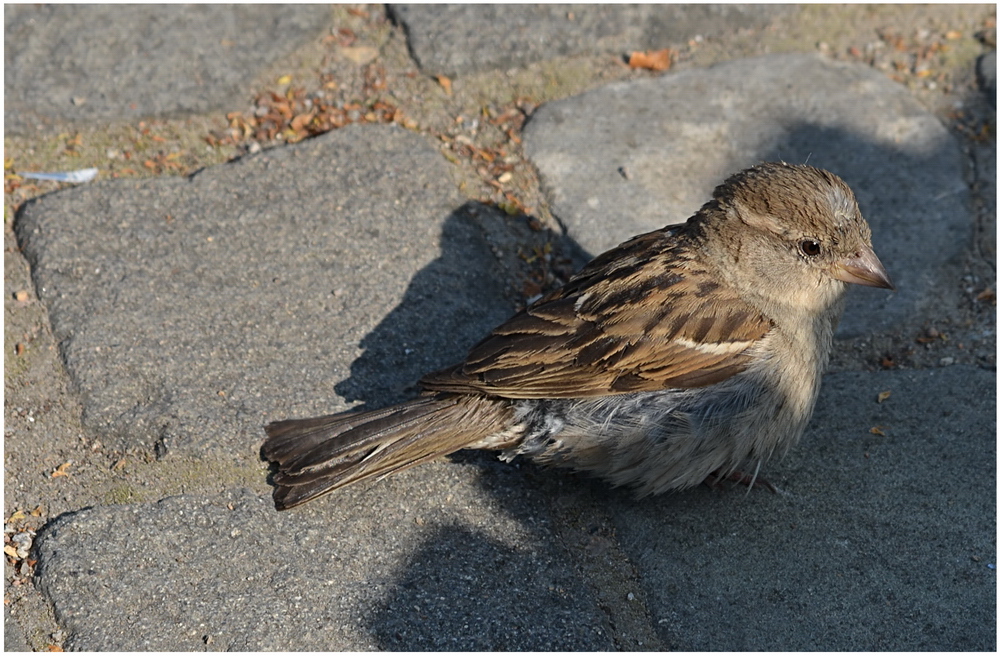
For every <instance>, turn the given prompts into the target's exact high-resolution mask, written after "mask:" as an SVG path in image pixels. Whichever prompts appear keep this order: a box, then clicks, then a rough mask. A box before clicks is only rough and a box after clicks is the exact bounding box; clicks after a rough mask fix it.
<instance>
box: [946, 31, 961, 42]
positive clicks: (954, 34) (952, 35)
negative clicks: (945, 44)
mask: <svg viewBox="0 0 1000 656" xmlns="http://www.w3.org/2000/svg"><path fill="white" fill-rule="evenodd" d="M944 38H946V39H948V40H949V41H954V40H955V39H961V38H962V33H961V32H959V31H958V30H948V31H947V32H945V34H944Z"/></svg>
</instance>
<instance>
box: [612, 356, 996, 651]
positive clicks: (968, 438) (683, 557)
mask: <svg viewBox="0 0 1000 656" xmlns="http://www.w3.org/2000/svg"><path fill="white" fill-rule="evenodd" d="M887 391H888V392H891V396H890V397H888V398H887V399H885V400H884V401H883V402H882V403H879V402H878V401H877V398H878V395H879V394H880V393H882V392H887ZM873 427H877V428H878V430H879V431H881V433H882V434H875V433H873V432H871V429H872V428H873ZM995 462H996V372H995V371H987V370H985V369H978V368H974V367H967V366H953V367H946V368H942V369H933V370H910V371H898V370H897V371H881V372H877V373H871V372H843V373H836V374H830V375H828V376H827V377H826V378H825V380H824V387H823V392H822V394H821V395H820V399H819V404H818V408H817V410H816V414H815V416H814V417H813V420H812V422H811V424H810V428H809V429H808V430H807V432H806V434H805V436H804V438H803V440H802V443H800V444H799V445H798V446H797V447H796V449H794V450H793V451H792V453H791V454H790V455H789V456H788V457H787V458H786V459H785V460H784V461H782V462H780V463H777V464H772V465H771V466H769V467H767V471H765V472H762V475H765V476H767V478H768V480H770V481H771V482H773V483H774V484H776V485H777V486H778V487H779V488H780V489H781V490H782V492H781V493H779V494H770V493H768V492H766V491H763V490H752V491H750V492H749V493H746V494H745V496H744V494H743V493H741V492H739V491H730V492H727V493H719V492H714V491H712V490H708V489H706V488H701V489H697V490H692V491H690V492H685V493H683V494H677V495H674V496H667V497H662V498H658V499H657V498H654V499H649V500H643V501H640V502H636V501H634V500H632V499H629V498H628V497H627V496H626V495H620V496H616V497H614V498H613V499H612V500H611V501H610V503H611V504H612V505H611V507H609V514H610V515H611V516H612V517H614V518H615V522H616V524H617V529H618V537H619V539H620V540H621V544H622V548H623V549H624V550H625V552H626V553H627V554H628V555H629V556H630V557H631V558H632V559H633V561H634V562H635V565H636V569H637V570H638V571H639V572H640V576H641V578H642V579H643V581H644V586H645V588H646V590H647V593H648V594H649V595H650V597H651V599H652V601H651V602H650V603H651V606H652V608H651V613H652V615H653V621H654V622H655V623H656V626H657V629H658V631H660V637H661V640H663V642H664V643H665V644H669V645H671V647H672V648H673V649H677V650H694V651H756V650H763V651H814V650H820V651H925V650H930V651H944V652H954V651H985V652H993V651H995V650H996V583H997V582H996V569H995V564H996V494H995V490H996V471H995ZM740 496H743V497H744V498H739V497H740Z"/></svg>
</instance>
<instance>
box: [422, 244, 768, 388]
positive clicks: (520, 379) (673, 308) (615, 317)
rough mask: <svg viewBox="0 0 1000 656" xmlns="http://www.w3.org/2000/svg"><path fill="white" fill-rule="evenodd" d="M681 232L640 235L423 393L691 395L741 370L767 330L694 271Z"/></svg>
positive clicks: (436, 377)
mask: <svg viewBox="0 0 1000 656" xmlns="http://www.w3.org/2000/svg"><path fill="white" fill-rule="evenodd" d="M685 237H686V235H685V233H684V230H683V227H680V228H670V229H665V230H659V231H656V232H652V233H647V234H645V235H640V236H638V237H636V238H634V239H632V240H630V241H628V242H626V243H624V244H622V245H621V246H619V247H618V248H616V249H614V250H612V251H609V252H608V253H605V254H604V255H602V256H601V257H599V258H597V259H596V260H594V261H593V262H591V263H590V264H589V265H588V266H587V267H586V268H585V269H584V270H583V271H581V272H580V273H579V274H577V275H576V276H575V277H574V278H573V279H572V280H570V281H569V282H568V283H567V284H566V286H564V287H563V288H561V289H559V290H556V291H555V292H553V293H552V294H549V295H548V296H546V297H544V298H542V299H540V300H539V301H538V302H536V303H535V304H534V305H532V306H531V307H529V308H527V309H525V310H523V311H521V312H520V313H518V314H517V315H515V316H514V317H512V318H511V319H510V320H508V321H507V322H506V323H504V324H502V325H501V326H499V327H498V328H496V329H495V330H494V331H493V332H492V333H491V334H490V335H489V336H488V337H487V338H486V339H484V340H483V341H482V342H480V343H479V344H478V345H476V346H475V347H473V349H472V351H471V352H470V353H469V356H468V357H467V358H466V361H465V362H464V363H463V364H461V365H458V366H455V367H452V368H450V369H446V370H444V371H440V372H437V373H434V374H430V375H429V376H426V377H425V378H424V379H423V380H422V381H421V382H422V384H423V385H424V387H425V388H426V389H428V390H433V391H445V392H459V393H480V394H482V393H486V394H490V395H494V396H499V397H505V398H514V399H529V398H584V397H594V396H605V395H609V394H620V393H625V392H640V391H653V390H661V389H668V388H685V387H700V386H704V385H710V384H712V383H716V382H718V381H721V380H724V379H725V378H728V377H729V376H732V375H733V374H735V373H737V372H739V371H741V370H743V369H744V368H745V367H746V365H747V363H748V362H749V359H750V358H749V355H748V353H747V351H748V349H749V348H750V347H751V346H753V344H754V343H756V342H757V341H758V340H759V339H761V338H762V337H763V336H764V335H766V334H767V332H768V331H769V330H770V329H771V323H770V321H769V320H768V319H767V318H766V317H764V316H763V315H761V314H760V312H759V311H757V310H755V309H754V308H753V307H751V306H750V305H748V304H747V303H746V302H744V301H743V300H741V299H740V298H739V296H737V295H736V294H735V292H732V291H730V290H728V289H725V288H723V287H720V286H719V284H718V283H717V282H715V281H714V280H713V278H712V276H710V275H709V274H708V272H707V271H706V270H705V269H703V268H702V267H701V266H700V265H699V264H698V262H697V259H696V255H697V244H696V243H693V242H692V241H691V240H690V239H686V238H685Z"/></svg>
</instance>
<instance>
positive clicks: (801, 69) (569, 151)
mask: <svg viewBox="0 0 1000 656" xmlns="http://www.w3.org/2000/svg"><path fill="white" fill-rule="evenodd" d="M524 148H525V152H526V153H527V155H528V156H529V157H530V158H531V160H532V162H534V164H535V165H536V166H537V167H538V171H539V173H540V175H541V178H542V184H543V185H544V187H545V188H546V190H547V192H548V195H549V197H550V199H551V201H552V210H553V213H554V214H556V215H557V216H558V217H559V218H560V219H561V220H562V221H563V222H564V223H565V224H566V226H567V227H568V231H569V234H570V236H571V237H573V238H574V239H575V240H576V241H577V242H579V243H580V244H581V245H582V246H583V247H584V248H585V249H587V250H589V251H590V252H591V253H593V254H597V253H601V252H603V251H605V250H607V249H608V248H611V247H612V246H615V245H616V244H618V243H620V242H621V241H622V240H623V239H624V238H625V236H626V235H628V236H631V235H635V234H640V233H642V232H647V231H649V230H654V229H657V228H659V227H661V226H663V225H666V224H669V223H678V222H682V221H684V220H686V219H687V217H689V216H690V215H691V214H693V213H694V212H695V211H696V210H697V209H698V208H699V207H700V206H701V205H702V204H703V203H704V202H705V201H706V200H707V199H708V198H710V197H711V192H712V189H713V187H714V186H715V185H717V184H718V183H719V182H721V181H722V180H723V179H724V178H725V177H727V176H728V175H730V174H731V173H734V172H736V171H738V170H740V169H743V168H745V167H747V166H751V165H753V164H756V163H757V162H760V161H764V160H783V161H787V162H792V163H802V162H808V163H809V164H812V165H814V166H818V167H820V168H826V169H829V170H831V171H833V172H834V173H837V174H838V175H840V176H841V177H843V178H844V180H846V181H847V183H848V184H849V185H850V186H851V188H852V189H853V190H854V192H855V194H856V195H857V197H858V202H859V204H860V205H861V209H862V212H863V213H864V215H865V217H866V218H867V219H868V221H869V223H870V224H871V226H872V231H873V233H874V236H873V241H874V244H875V250H876V252H877V253H878V254H879V256H880V258H881V259H882V261H883V263H885V265H886V267H887V268H888V270H889V272H890V275H891V276H892V278H893V281H894V282H895V283H896V286H897V287H898V290H899V291H898V292H896V293H895V294H887V293H885V292H884V290H873V289H852V290H851V296H852V298H851V299H850V300H849V302H848V307H847V310H846V312H845V315H844V319H843V321H842V322H841V326H840V331H839V334H840V336H842V337H853V336H857V335H859V334H864V333H865V331H867V330H872V331H886V330H892V329H900V328H901V327H904V326H907V325H911V324H913V323H915V322H917V320H919V319H922V318H924V317H923V315H924V314H925V308H930V309H931V311H933V308H934V307H936V303H935V301H934V299H935V298H936V297H937V296H938V294H940V291H939V290H938V288H937V284H938V283H941V282H943V281H946V280H948V281H950V278H949V276H948V275H947V273H948V268H949V267H953V266H954V265H955V264H956V263H957V261H958V259H959V258H960V257H961V255H962V254H963V253H964V252H965V249H966V248H968V244H969V243H970V241H971V235H972V226H973V224H972V220H971V216H972V215H971V211H970V207H969V198H968V187H967V184H966V182H965V180H964V177H963V176H964V173H965V163H964V159H963V156H962V152H961V150H960V149H959V147H958V145H957V144H956V142H955V141H954V139H953V138H952V137H951V136H950V135H949V134H948V133H947V131H946V130H945V128H944V126H942V125H941V123H940V121H938V119H937V118H936V117H935V116H934V115H933V114H931V113H930V112H928V111H927V110H926V109H925V108H924V107H923V106H922V105H920V103H918V102H917V101H916V100H915V99H914V98H913V97H912V96H911V95H910V94H909V92H907V91H906V89H904V88H903V87H902V86H899V85H897V84H895V83H894V82H892V81H891V80H889V79H887V78H886V77H885V76H884V75H882V74H881V73H878V72H876V71H873V70H872V69H870V68H868V67H865V66H858V65H852V64H843V63H837V62H831V61H827V60H824V59H823V58H821V57H820V56H818V55H801V54H787V55H768V56H765V57H760V58H752V59H744V60H737V61H732V62H727V63H724V64H719V65H717V66H713V67H711V68H708V69H705V70H691V71H685V72H680V73H676V74H666V75H664V76H662V77H659V78H655V79H648V80H641V81H636V82H628V83H614V84H608V85H605V86H602V87H600V88H598V89H595V90H593V91H591V92H588V93H584V94H581V95H578V96H574V97H570V98H566V99H563V100H559V101H556V102H553V103H548V104H546V105H544V106H542V107H540V108H539V109H538V111H537V112H536V113H535V114H534V115H533V116H532V118H531V120H530V121H529V122H528V124H527V125H526V126H525V137H524ZM928 244H934V247H933V248H928Z"/></svg>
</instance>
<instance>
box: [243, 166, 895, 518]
mask: <svg viewBox="0 0 1000 656" xmlns="http://www.w3.org/2000/svg"><path fill="white" fill-rule="evenodd" d="M847 283H855V284H859V285H868V286H871V287H884V288H888V289H894V287H893V285H892V282H890V280H889V276H888V274H887V273H886V271H885V269H884V268H883V266H882V263H881V262H879V259H878V257H876V255H875V252H874V251H873V250H872V246H871V230H870V229H869V227H868V224H867V223H866V222H865V220H864V218H862V216H861V212H860V210H859V209H858V205H857V202H856V201H855V199H854V194H853V193H852V192H851V190H850V188H848V186H847V185H846V184H845V183H844V182H843V181H842V180H841V179H840V178H838V177H837V176H835V175H833V174H832V173H828V172H826V171H822V170H820V169H816V168H813V167H810V166H796V165H789V164H783V163H764V164H760V165H758V166H755V167H753V168H750V169H747V170H745V171H742V172H741V173H738V174H736V175H734V176H732V177H730V178H729V179H728V180H726V181H725V182H724V183H723V184H722V185H720V186H719V187H718V188H716V190H715V192H714V194H713V199H712V200H711V201H709V202H708V203H706V204H705V205H704V206H703V207H702V208H701V209H700V210H698V212H697V213H696V214H695V215H694V216H692V217H691V218H690V219H688V220H687V222H686V223H683V224H680V225H674V226H668V227H666V228H663V229H662V230H657V231H655V232H650V233H647V234H644V235H639V236H638V237H635V238H633V239H631V240H629V241H627V242H625V243H623V244H621V245H620V246H618V247H617V248H614V249H612V250H610V251H608V252H607V253H604V254H603V255H601V256H599V257H597V258H596V259H594V260H593V261H592V262H591V263H590V264H588V265H587V266H586V267H584V269H583V270H582V271H580V272H579V273H578V274H576V275H575V276H574V277H573V278H571V279H570V281H569V282H568V283H566V285H565V286H563V287H562V288H561V289H558V290H556V291H554V292H552V293H550V294H548V295H547V296H545V297H543V298H541V299H539V300H538V301H537V302H535V303H533V304H532V305H531V306H530V307H528V308H526V309H524V310H522V311H521V312H519V313H517V314H516V315H514V316H513V317H512V318H511V319H509V320H508V321H507V322H506V323H504V324H502V325H500V326H499V327H498V328H496V329H494V330H493V332H492V333H490V335H489V336H487V337H486V339H484V340H483V341H481V342H480V343H479V344H477V345H476V346H475V347H473V348H472V350H471V351H470V353H469V355H468V357H467V358H466V359H465V362H463V363H461V364H459V365H456V366H454V367H451V368H449V369H445V370H443V371H439V372H437V373H432V374H429V375H427V376H425V377H424V378H423V379H422V380H421V384H422V386H423V388H424V390H425V392H424V396H422V397H420V398H417V399H415V400H413V401H409V402H407V403H402V404H399V405H395V406H391V407H388V408H384V409H382V410H375V411H371V412H360V413H359V412H342V413H339V414H335V415H329V416H326V417H317V418H314V419H293V420H286V421H278V422H274V423H272V424H270V425H268V426H267V434H268V438H267V440H266V441H265V442H264V445H263V447H262V449H261V451H262V454H263V456H264V457H265V458H267V459H268V460H271V461H273V462H275V463H277V471H276V472H275V474H274V478H273V482H274V484H275V486H276V487H275V490H274V503H275V506H276V507H277V508H278V509H285V508H291V507H293V506H296V505H298V504H300V503H303V502H305V501H308V500H309V499H312V498H314V497H317V496H319V495H321V494H324V493H326V492H329V491H331V490H334V489H336V488H338V487H341V486H344V485H348V484H350V483H354V482H356V481H361V480H365V479H368V478H372V477H380V476H385V475H388V474H391V473H393V472H397V471H399V470H402V469H405V468H407V467H411V466H413V465H417V464H420V463H422V462H425V461H427V460H431V459H432V458H436V457H438V456H442V455H446V454H449V453H452V452H454V451H457V450H459V449H466V448H472V449H492V450H498V451H501V452H502V455H501V457H502V458H504V459H505V460H509V459H512V458H514V457H515V456H518V455H523V456H526V457H528V458H530V459H531V460H533V461H535V462H538V463H542V464H545V465H555V466H560V467H569V468H572V469H576V470H581V471H587V472H590V473H592V474H595V475H597V476H601V477H603V478H605V479H607V480H608V481H610V482H611V483H613V484H615V485H630V486H633V487H635V488H636V489H637V491H638V493H639V494H640V495H646V494H656V493H659V492H663V491H665V490H671V489H680V488H685V487H690V486H693V485H697V484H698V483H701V482H702V481H706V480H709V481H714V480H718V479H721V478H733V479H735V480H741V481H743V482H745V483H748V484H750V485H752V484H753V481H754V480H755V479H756V476H757V472H758V471H759V468H760V466H761V464H762V463H763V462H764V461H766V460H767V459H768V458H770V457H772V456H774V455H779V454H783V453H784V452H785V451H787V450H788V448H789V447H790V446H792V445H793V444H794V443H795V442H796V441H798V439H799V437H800V436H801V435H802V432H803V430H804V429H805V425H806V422H807V421H808V420H809V417H810V416H811V414H812V411H813V405H814V403H815V401H816V396H817V394H818V392H819V386H820V377H821V375H822V372H823V369H824V367H825V366H826V362H827V359H828V356H829V354H830V348H831V345H832V342H833V332H834V329H835V328H836V325H837V322H838V321H839V319H840V314H841V311H842V310H843V299H844V292H845V290H846V288H847ZM741 470H742V471H753V472H754V473H753V475H752V476H750V475H746V474H743V473H742V472H741Z"/></svg>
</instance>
